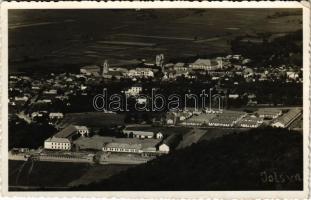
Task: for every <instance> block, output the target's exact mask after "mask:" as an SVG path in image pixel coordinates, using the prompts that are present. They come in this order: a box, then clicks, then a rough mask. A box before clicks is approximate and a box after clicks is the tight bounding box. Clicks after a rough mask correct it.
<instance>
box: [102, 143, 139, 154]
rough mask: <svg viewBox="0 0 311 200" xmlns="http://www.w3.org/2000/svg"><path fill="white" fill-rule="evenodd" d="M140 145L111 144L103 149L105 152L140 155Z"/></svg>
mask: <svg viewBox="0 0 311 200" xmlns="http://www.w3.org/2000/svg"><path fill="white" fill-rule="evenodd" d="M141 148H142V145H141V144H128V143H117V142H111V143H108V144H106V145H105V146H104V147H103V151H105V152H122V153H141Z"/></svg>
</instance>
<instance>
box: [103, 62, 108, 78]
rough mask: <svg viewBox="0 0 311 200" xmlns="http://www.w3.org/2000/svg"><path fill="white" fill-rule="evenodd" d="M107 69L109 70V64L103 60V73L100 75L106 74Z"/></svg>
mask: <svg viewBox="0 0 311 200" xmlns="http://www.w3.org/2000/svg"><path fill="white" fill-rule="evenodd" d="M108 71H109V64H108V61H107V60H105V62H104V64H103V74H102V76H104V75H106V74H108Z"/></svg>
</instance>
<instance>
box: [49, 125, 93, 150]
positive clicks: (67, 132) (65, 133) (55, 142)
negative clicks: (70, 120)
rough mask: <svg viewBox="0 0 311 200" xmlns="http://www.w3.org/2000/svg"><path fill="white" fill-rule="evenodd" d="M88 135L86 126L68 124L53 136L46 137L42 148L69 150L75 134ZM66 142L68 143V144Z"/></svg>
mask: <svg viewBox="0 0 311 200" xmlns="http://www.w3.org/2000/svg"><path fill="white" fill-rule="evenodd" d="M79 135H81V136H83V137H85V136H89V130H88V128H87V127H86V126H75V125H70V126H67V127H66V128H64V129H62V130H61V131H59V132H58V133H56V134H55V135H54V136H52V137H50V138H48V139H46V140H45V141H44V148H45V149H57V150H70V149H71V142H72V141H73V140H74V139H75V137H77V136H79ZM68 143H69V144H70V145H68Z"/></svg>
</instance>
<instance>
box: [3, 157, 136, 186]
mask: <svg viewBox="0 0 311 200" xmlns="http://www.w3.org/2000/svg"><path fill="white" fill-rule="evenodd" d="M129 167H131V166H129V165H90V164H83V163H58V162H34V163H31V162H30V161H27V162H23V161H9V172H10V173H9V185H10V186H13V187H12V188H11V190H14V188H24V189H26V188H27V187H29V188H30V190H31V188H36V189H38V188H40V187H43V186H44V187H45V188H47V189H52V188H56V189H57V188H66V187H70V186H77V185H80V184H88V183H91V182H95V181H98V180H102V179H106V178H109V177H110V176H112V175H114V174H117V173H119V172H121V171H124V170H126V169H128V168H129ZM21 186H22V187H21Z"/></svg>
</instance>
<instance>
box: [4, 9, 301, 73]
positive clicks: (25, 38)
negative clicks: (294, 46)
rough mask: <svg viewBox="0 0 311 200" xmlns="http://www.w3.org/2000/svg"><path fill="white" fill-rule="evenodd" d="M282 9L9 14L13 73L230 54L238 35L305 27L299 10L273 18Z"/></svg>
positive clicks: (288, 30) (284, 32) (280, 32)
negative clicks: (159, 55)
mask: <svg viewBox="0 0 311 200" xmlns="http://www.w3.org/2000/svg"><path fill="white" fill-rule="evenodd" d="M282 11H288V10H285V9H284V10H282V9H265V10H263V9H257V10H256V9H205V10H203V9H178V10H167V9H163V10H161V9H157V10H140V11H135V10H105V11H102V10H52V11H51V10H31V11H30V10H28V11H27V10H11V11H9V61H10V62H9V64H10V67H9V69H10V72H21V71H22V72H25V71H26V72H33V71H36V72H39V71H41V73H43V72H44V73H46V72H47V70H49V71H77V70H78V69H79V67H81V66H83V65H86V64H101V63H102V62H103V61H104V60H105V59H109V62H110V63H112V64H116V65H119V64H125V65H127V64H126V61H127V60H133V59H136V58H137V59H139V58H145V59H147V60H149V61H154V60H155V55H156V54H158V53H164V55H165V58H166V60H170V59H174V58H176V57H178V58H180V57H189V56H195V55H202V56H204V55H209V54H214V53H230V40H232V39H233V38H235V37H236V36H238V35H245V34H248V35H254V36H256V35H257V34H259V33H265V32H270V33H273V34H276V37H277V36H278V35H280V34H282V35H284V34H286V33H288V32H293V31H296V30H298V29H301V24H300V20H301V16H300V15H298V14H299V12H300V11H299V10H297V9H296V10H295V9H293V10H292V15H291V14H289V15H282V16H279V17H269V16H273V15H274V14H275V13H276V12H282ZM297 13H298V14H297ZM228 16H230V17H228ZM224 18H225V19H224ZM245 18H247V20H244V19H245ZM289 22H290V23H291V26H288V23H289ZM151 24H152V25H151ZM102 41H105V42H104V43H102ZM120 60H121V61H122V62H119V61H120Z"/></svg>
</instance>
